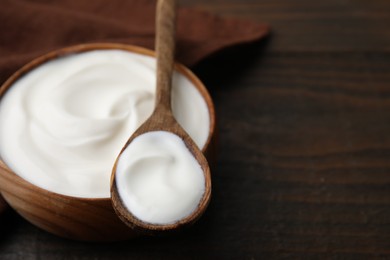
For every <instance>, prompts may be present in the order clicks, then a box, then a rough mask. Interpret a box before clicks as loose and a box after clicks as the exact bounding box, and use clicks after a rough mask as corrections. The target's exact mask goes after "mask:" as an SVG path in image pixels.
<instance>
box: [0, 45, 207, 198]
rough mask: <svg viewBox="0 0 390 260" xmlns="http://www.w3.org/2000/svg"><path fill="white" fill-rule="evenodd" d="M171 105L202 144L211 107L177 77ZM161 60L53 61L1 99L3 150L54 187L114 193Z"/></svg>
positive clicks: (21, 171)
mask: <svg viewBox="0 0 390 260" xmlns="http://www.w3.org/2000/svg"><path fill="white" fill-rule="evenodd" d="M172 91H173V93H172V95H173V99H172V103H173V104H172V106H173V111H174V115H175V117H176V118H177V120H178V122H179V123H180V124H181V125H182V126H183V128H184V129H185V130H186V131H187V132H188V133H189V134H190V136H191V137H192V138H193V139H194V141H195V143H196V144H197V145H198V146H199V147H203V146H204V145H205V142H206V141H207V138H208V130H209V124H210V120H209V114H208V109H207V105H206V103H205V101H204V100H203V98H202V96H201V95H200V93H199V92H198V90H197V89H196V88H195V87H194V86H193V84H192V83H191V82H190V81H189V80H188V79H187V78H185V77H184V76H183V75H181V74H179V73H175V74H174V77H173V90H172ZM154 92H155V59H154V58H151V57H148V56H145V55H140V54H135V53H130V52H125V51H121V50H99V51H89V52H86V53H82V54H77V55H70V56H66V57H63V58H59V59H56V60H53V61H50V62H47V63H45V64H43V65H41V66H39V67H37V68H36V69H34V70H32V71H31V72H29V73H28V74H27V75H25V76H23V77H22V78H21V79H19V80H18V81H17V82H15V83H14V85H13V86H12V87H11V89H9V90H8V91H7V92H6V94H5V96H4V97H3V98H2V99H1V100H0V156H1V159H2V160H3V161H4V162H5V163H6V164H7V165H8V166H9V167H10V168H11V169H12V170H13V171H14V172H15V173H16V174H18V175H19V176H21V177H22V178H24V179H26V180H28V181H29V182H31V183H33V184H35V185H37V186H39V187H42V188H44V189H47V190H50V191H52V192H56V193H60V194H64V195H70V196H76V197H89V198H99V197H109V196H110V192H109V185H110V175H111V170H112V166H113V163H114V161H115V159H116V156H117V155H118V153H119V151H120V150H121V148H122V147H123V145H124V144H125V142H126V140H127V139H128V138H129V136H130V135H131V134H132V133H133V132H134V131H135V129H136V128H138V126H139V125H140V124H141V123H143V122H144V120H145V119H146V118H147V117H148V116H149V115H150V114H151V112H152V110H153V107H154Z"/></svg>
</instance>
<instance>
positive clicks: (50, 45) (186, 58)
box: [0, 0, 268, 84]
mask: <svg viewBox="0 0 390 260" xmlns="http://www.w3.org/2000/svg"><path fill="white" fill-rule="evenodd" d="M155 4H156V1H155V0H109V1H107V0H94V1H91V0H3V1H2V5H1V8H0V28H1V29H0V84H1V83H3V82H4V81H5V80H6V79H7V78H8V77H9V76H10V75H11V74H12V73H13V72H14V71H15V70H17V69H18V68H19V67H21V66H22V65H23V64H25V63H27V62H28V61H30V60H32V59H33V58H35V57H37V56H40V55H42V54H44V53H47V52H49V51H51V50H54V49H58V48H61V47H65V46H69V45H74V44H79V43H87V42H117V43H128V44H135V45H139V46H143V47H146V48H149V49H153V47H154V28H155V25H154V16H155ZM267 33H268V26H267V25H265V24H256V23H253V22H250V21H244V20H238V19H231V18H220V17H217V16H215V15H212V14H210V13H207V12H203V11H198V10H194V9H189V8H179V11H178V28H177V52H176V54H177V56H176V57H177V60H178V61H180V62H182V63H183V64H185V65H187V66H192V65H194V64H195V63H197V62H198V61H200V60H201V59H203V58H205V57H206V56H208V55H210V54H211V53H213V52H216V51H218V50H221V49H223V48H225V47H228V46H232V45H235V44H239V43H246V42H252V41H256V40H259V39H260V38H262V37H264V36H265V35H267Z"/></svg>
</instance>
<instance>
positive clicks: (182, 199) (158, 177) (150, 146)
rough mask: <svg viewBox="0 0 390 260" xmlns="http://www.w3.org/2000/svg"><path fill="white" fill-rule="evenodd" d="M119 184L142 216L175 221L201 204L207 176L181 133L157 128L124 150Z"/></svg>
mask: <svg viewBox="0 0 390 260" xmlns="http://www.w3.org/2000/svg"><path fill="white" fill-rule="evenodd" d="M116 185H117V188H118V193H119V195H120V197H121V199H122V201H123V203H124V205H125V206H126V207H127V209H128V210H129V211H130V212H132V213H133V215H134V216H136V217H137V218H138V219H140V220H142V221H144V222H148V223H153V224H172V223H175V222H177V221H179V220H181V219H183V218H185V217H187V216H189V215H190V214H191V213H192V212H193V211H194V210H195V209H196V208H197V206H198V204H199V201H200V199H201V198H202V196H203V193H204V190H205V179H204V175H203V171H202V168H201V166H200V165H199V163H198V162H197V161H196V160H195V158H194V157H193V155H192V154H191V152H190V151H189V150H188V149H187V147H186V145H185V144H184V142H183V140H182V139H181V138H180V137H178V136H177V135H174V134H172V133H169V132H163V131H155V132H149V133H145V134H143V135H140V136H138V137H137V138H135V139H134V140H133V141H132V142H131V143H130V145H129V146H128V147H127V148H126V149H125V150H124V152H123V153H122V155H121V156H120V158H119V160H118V164H117V171H116Z"/></svg>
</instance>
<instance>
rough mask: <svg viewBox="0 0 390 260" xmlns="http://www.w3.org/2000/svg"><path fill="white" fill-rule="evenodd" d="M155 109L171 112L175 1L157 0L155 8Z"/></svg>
mask: <svg viewBox="0 0 390 260" xmlns="http://www.w3.org/2000/svg"><path fill="white" fill-rule="evenodd" d="M156 12H157V14H156V43H155V44H156V52H157V82H156V101H155V102H156V104H155V107H156V110H158V109H161V110H162V111H165V112H168V113H170V112H171V88H172V87H171V86H172V70H173V61H174V55H175V30H176V26H175V24H176V1H175V0H158V2H157V9H156Z"/></svg>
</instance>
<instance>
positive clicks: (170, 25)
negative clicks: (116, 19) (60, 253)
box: [111, 0, 211, 233]
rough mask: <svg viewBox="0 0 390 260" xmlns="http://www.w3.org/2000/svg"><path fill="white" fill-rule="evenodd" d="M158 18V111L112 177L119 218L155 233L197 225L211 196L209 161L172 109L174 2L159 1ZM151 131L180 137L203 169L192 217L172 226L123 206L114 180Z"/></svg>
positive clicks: (136, 132)
mask: <svg viewBox="0 0 390 260" xmlns="http://www.w3.org/2000/svg"><path fill="white" fill-rule="evenodd" d="M156 12H157V17H156V52H157V83H156V100H155V109H154V112H153V113H152V115H151V116H150V117H149V118H148V119H147V120H146V122H145V123H143V124H142V125H141V126H140V127H139V128H138V129H137V130H136V131H135V132H134V134H133V135H132V136H131V137H130V139H129V140H128V141H127V143H126V144H125V146H124V147H123V148H122V151H121V152H120V154H119V155H118V157H117V160H116V162H115V164H114V167H113V171H112V176H111V201H112V204H113V207H114V209H115V211H116V213H117V215H118V216H119V218H120V219H121V220H122V221H123V222H124V223H125V224H127V225H128V226H130V227H132V228H133V229H135V230H138V231H141V232H146V233H151V232H152V233H156V232H160V231H169V230H176V229H179V228H181V227H183V226H187V225H189V224H192V223H194V222H195V221H196V220H197V219H198V218H199V217H200V216H201V215H202V214H203V212H204V211H205V210H206V208H207V206H208V204H209V201H210V195H211V177H210V169H209V165H208V162H207V160H206V158H205V157H204V155H203V153H202V152H201V151H200V150H199V148H198V146H197V145H196V144H195V143H194V141H193V140H192V139H191V137H190V136H189V135H188V134H187V133H186V132H185V131H184V129H183V128H182V127H181V126H180V125H179V124H178V123H177V121H176V119H175V118H174V116H173V113H172V108H171V88H172V71H173V59H174V48H175V18H176V3H175V0H159V1H158V2H157V9H156ZM151 131H167V132H171V133H174V134H176V135H177V136H179V137H180V138H181V139H182V140H183V141H184V143H185V145H186V146H187V148H188V150H189V151H190V152H191V153H192V155H193V156H194V158H195V159H196V160H197V161H198V163H199V165H200V166H201V168H202V170H203V173H204V178H205V192H204V194H203V196H202V198H201V200H200V202H199V204H198V206H197V208H196V210H195V211H194V212H193V213H192V214H191V215H189V216H187V217H185V218H184V219H181V220H179V221H177V222H176V223H173V224H166V225H161V224H151V223H146V222H143V221H141V220H140V219H138V218H137V217H135V216H134V215H133V214H132V213H131V212H130V211H129V210H128V209H127V208H126V206H125V205H124V203H123V201H122V199H121V197H120V196H119V193H118V190H117V185H116V181H115V173H116V167H117V162H118V159H119V157H120V156H121V154H122V153H123V151H124V150H125V149H126V147H127V146H128V145H129V144H131V142H132V141H133V139H134V138H136V137H137V136H139V135H142V134H144V133H147V132H151Z"/></svg>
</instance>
